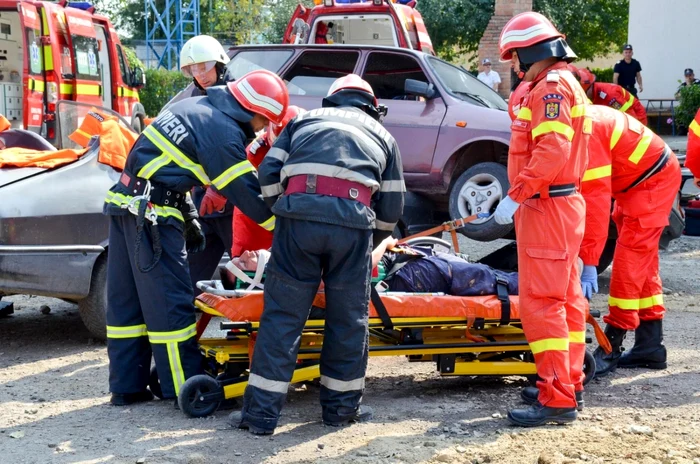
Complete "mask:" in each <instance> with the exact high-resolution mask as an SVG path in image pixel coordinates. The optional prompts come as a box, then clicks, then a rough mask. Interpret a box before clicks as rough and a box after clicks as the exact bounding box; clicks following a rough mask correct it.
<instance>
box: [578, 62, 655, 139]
mask: <svg viewBox="0 0 700 464" xmlns="http://www.w3.org/2000/svg"><path fill="white" fill-rule="evenodd" d="M569 71H571V72H572V73H574V77H576V78H577V79H578V80H579V82H580V83H581V87H583V90H585V91H586V95H588V98H590V99H591V101H592V102H593V104H594V105H602V106H609V107H611V108H615V109H616V110H620V111H622V112H623V113H627V114H629V115H630V116H632V117H633V118H635V119H636V120H637V121H639V122H641V123H642V124H644V125H645V126H646V125H647V111H646V110H645V109H644V106H643V105H642V103H641V102H640V101H639V100H638V99H637V98H635V97H634V95H632V94H631V93H629V92H628V91H627V90H625V88H624V87H622V86H621V85H617V84H611V83H608V82H596V81H595V79H596V77H595V74H593V73H592V72H590V71H589V70H588V69H585V68H580V69H578V68H576V66H574V65H572V64H570V65H569Z"/></svg>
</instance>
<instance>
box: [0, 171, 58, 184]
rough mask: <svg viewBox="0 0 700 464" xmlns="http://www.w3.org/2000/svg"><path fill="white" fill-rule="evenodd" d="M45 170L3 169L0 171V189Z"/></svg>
mask: <svg viewBox="0 0 700 464" xmlns="http://www.w3.org/2000/svg"><path fill="white" fill-rule="evenodd" d="M46 170H47V169H46V168H3V169H0V188H2V187H4V186H6V185H9V184H13V183H15V182H17V181H20V180H22V179H26V178H27V177H32V176H35V175H37V174H40V173H42V172H44V171H46Z"/></svg>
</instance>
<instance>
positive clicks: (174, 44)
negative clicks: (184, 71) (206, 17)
mask: <svg viewBox="0 0 700 464" xmlns="http://www.w3.org/2000/svg"><path fill="white" fill-rule="evenodd" d="M156 1H157V0H144V3H145V7H146V60H147V61H148V62H150V61H151V53H153V55H154V56H155V59H156V60H158V64H157V66H156V68H158V67H161V66H162V67H164V68H166V69H173V67H174V66H177V69H179V67H180V50H181V49H182V46H183V44H184V43H185V42H187V40H189V39H191V38H192V37H194V36H196V35H199V34H200V31H199V1H198V0H189V1H188V2H183V0H165V6H164V7H163V8H162V9H160V8H159V6H158V5H156ZM158 3H160V4H162V0H161V1H160V2H158ZM149 18H152V21H149Z"/></svg>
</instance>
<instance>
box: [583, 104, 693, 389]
mask: <svg viewBox="0 0 700 464" xmlns="http://www.w3.org/2000/svg"><path fill="white" fill-rule="evenodd" d="M586 114H587V115H590V116H591V117H592V118H593V119H594V123H593V128H594V129H593V137H591V140H590V144H589V146H588V156H589V162H588V169H587V170H586V173H585V175H584V176H583V183H582V184H581V189H582V190H581V193H583V196H584V198H585V199H586V232H585V234H584V239H583V243H582V245H581V253H580V257H581V259H582V260H583V264H584V266H585V267H584V275H585V274H586V272H587V270H588V269H590V276H591V279H592V284H593V285H594V289H595V290H597V278H596V273H595V266H596V265H597V264H598V260H599V259H600V255H601V254H602V252H603V248H604V246H605V242H606V240H607V236H608V220H609V217H610V203H611V199H614V200H615V206H614V209H613V212H612V217H613V220H614V221H615V225H616V226H617V230H618V238H617V245H616V248H615V255H614V258H613V268H612V278H611V281H610V299H609V307H610V313H609V314H608V315H607V316H605V318H604V320H605V322H606V323H607V324H608V325H607V327H606V328H605V334H606V335H607V336H608V339H609V340H610V344H611V345H612V349H613V351H612V353H610V354H606V353H605V352H604V351H603V349H602V348H600V347H599V348H598V349H596V351H595V353H594V357H595V361H596V375H597V376H598V375H605V374H607V373H608V372H612V371H613V370H615V368H616V367H617V366H618V364H619V366H620V367H650V368H656V369H663V368H665V367H666V347H665V346H664V345H663V330H662V319H663V317H664V312H665V309H664V304H663V290H662V288H661V277H659V239H660V238H661V233H662V232H663V230H664V228H665V227H666V226H667V225H668V216H669V213H670V211H671V208H672V207H673V202H674V201H675V199H676V196H677V194H678V189H679V188H680V183H681V171H680V165H679V164H678V160H677V159H676V155H674V154H673V152H672V151H671V149H670V148H669V147H668V145H666V143H664V141H663V140H662V139H661V137H659V136H658V135H656V134H654V133H653V132H652V131H651V130H650V129H648V128H647V127H645V126H643V125H642V124H641V123H640V122H639V121H637V120H636V119H634V118H632V117H631V116H629V115H627V114H625V113H622V112H620V111H617V110H615V109H612V108H609V107H605V106H598V105H595V106H588V107H587V108H586ZM584 284H585V282H584ZM628 330H635V331H636V332H635V340H634V347H633V348H632V349H631V350H630V351H628V352H626V353H625V354H624V355H623V354H622V350H621V348H622V341H623V340H624V338H625V335H626V333H627V331H628Z"/></svg>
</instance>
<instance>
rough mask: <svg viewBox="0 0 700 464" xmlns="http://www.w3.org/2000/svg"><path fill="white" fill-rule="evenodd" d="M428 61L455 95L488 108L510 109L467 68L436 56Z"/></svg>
mask: <svg viewBox="0 0 700 464" xmlns="http://www.w3.org/2000/svg"><path fill="white" fill-rule="evenodd" d="M428 62H429V63H430V65H431V66H432V68H433V70H434V71H435V74H436V75H437V76H438V79H440V82H441V83H442V85H443V87H445V90H447V91H448V92H449V93H450V94H452V95H453V96H454V97H456V98H459V99H461V100H464V101H467V102H469V103H475V104H478V105H482V106H486V107H488V108H495V109H499V110H504V111H506V110H508V105H507V104H506V102H505V100H503V99H502V98H501V96H500V95H498V94H497V93H496V92H494V91H493V89H491V88H490V87H489V86H487V85H486V84H484V83H483V82H481V81H480V80H478V79H477V78H476V77H474V76H472V75H471V74H469V73H468V72H466V71H465V70H463V69H460V68H458V67H456V66H452V65H451V64H449V63H447V62H445V61H442V60H440V59H438V58H434V57H430V58H429V59H428Z"/></svg>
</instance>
